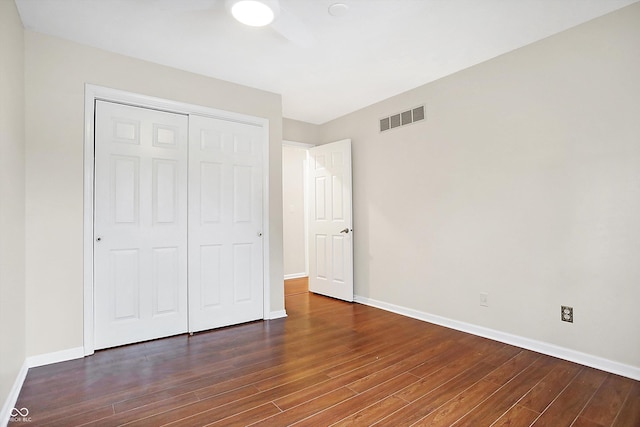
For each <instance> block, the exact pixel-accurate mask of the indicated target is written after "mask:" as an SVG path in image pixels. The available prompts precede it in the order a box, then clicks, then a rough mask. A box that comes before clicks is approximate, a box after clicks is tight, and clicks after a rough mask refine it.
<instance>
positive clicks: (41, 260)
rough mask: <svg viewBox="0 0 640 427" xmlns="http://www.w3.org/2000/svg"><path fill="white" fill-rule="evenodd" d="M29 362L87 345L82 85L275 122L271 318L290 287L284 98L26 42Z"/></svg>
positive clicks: (62, 45) (61, 44)
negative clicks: (285, 266) (286, 279)
mask: <svg viewBox="0 0 640 427" xmlns="http://www.w3.org/2000/svg"><path fill="white" fill-rule="evenodd" d="M25 52H26V53H25V73H26V74H25V75H26V82H27V88H26V140H27V148H26V156H27V168H26V177H27V178H26V230H27V231H26V236H27V242H28V245H27V251H26V260H27V269H26V271H27V273H26V282H27V302H28V308H27V331H26V337H27V355H29V356H32V355H39V354H44V353H49V352H54V351H58V350H65V349H70V348H76V347H80V346H82V344H83V329H82V325H83V282H82V279H83V268H82V254H83V246H82V222H83V193H82V188H83V187H82V186H83V124H84V84H85V83H91V84H95V85H100V86H106V87H111V88H116V89H121V90H125V91H129V92H134V93H140V94H144V95H149V96H154V97H159V98H165V99H171V100H176V101H181V102H186V103H191V104H197V105H204V106H208V107H213V108H217V109H222V110H227V111H234V112H238V113H243V114H249V115H254V116H258V117H264V118H267V119H269V122H270V135H269V137H270V151H269V161H270V166H269V167H270V175H269V185H270V187H269V191H270V200H269V214H270V220H271V224H270V228H269V233H270V247H269V250H270V254H271V264H270V266H269V268H270V278H271V309H272V311H280V310H283V309H284V296H283V283H282V277H283V273H282V182H281V162H282V156H281V140H282V107H281V104H282V103H281V97H280V95H276V94H273V93H268V92H264V91H259V90H256V89H251V88H248V87H244V86H240V85H236V84H232V83H228V82H224V81H220V80H215V79H211V78H206V77H203V76H199V75H196V74H191V73H187V72H183V71H179V70H176V69H172V68H168V67H164V66H160V65H156V64H152V63H148V62H144V61H139V60H134V59H131V58H128V57H125V56H121V55H117V54H113V53H108V52H105V51H101V50H98V49H95V48H91V47H86V46H82V45H79V44H75V43H71V42H68V41H64V40H61V39H58V38H54V37H50V36H46V35H42V34H38V33H33V32H30V31H26V32H25Z"/></svg>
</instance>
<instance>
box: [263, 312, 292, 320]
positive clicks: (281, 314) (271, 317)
mask: <svg viewBox="0 0 640 427" xmlns="http://www.w3.org/2000/svg"><path fill="white" fill-rule="evenodd" d="M283 317H287V312H286V311H285V310H278V311H272V312H270V313H269V316H268V317H267V318H266V320H275V319H281V318H283Z"/></svg>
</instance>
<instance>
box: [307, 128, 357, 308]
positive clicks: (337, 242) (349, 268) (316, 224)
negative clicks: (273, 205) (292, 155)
mask: <svg viewBox="0 0 640 427" xmlns="http://www.w3.org/2000/svg"><path fill="white" fill-rule="evenodd" d="M308 171H309V179H308V180H307V182H308V185H309V191H308V197H309V240H308V241H309V290H310V291H311V292H314V293H318V294H322V295H326V296H329V297H333V298H338V299H342V300H345V301H353V229H352V212H351V140H350V139H345V140H342V141H337V142H333V143H330V144H325V145H320V146H317V147H313V148H311V149H309V168H308Z"/></svg>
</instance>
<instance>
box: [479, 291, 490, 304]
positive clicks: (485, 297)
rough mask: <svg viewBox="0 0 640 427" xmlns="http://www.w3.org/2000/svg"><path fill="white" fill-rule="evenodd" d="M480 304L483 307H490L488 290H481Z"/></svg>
mask: <svg viewBox="0 0 640 427" xmlns="http://www.w3.org/2000/svg"><path fill="white" fill-rule="evenodd" d="M480 305H481V306H482V307H489V294H488V293H486V292H480Z"/></svg>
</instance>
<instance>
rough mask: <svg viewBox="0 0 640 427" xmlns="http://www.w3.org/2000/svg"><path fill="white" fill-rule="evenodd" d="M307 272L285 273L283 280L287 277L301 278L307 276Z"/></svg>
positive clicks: (287, 278)
mask: <svg viewBox="0 0 640 427" xmlns="http://www.w3.org/2000/svg"><path fill="white" fill-rule="evenodd" d="M307 276H308V274H307V273H294V274H285V275H284V280H289V279H302V278H303V277H307Z"/></svg>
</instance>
